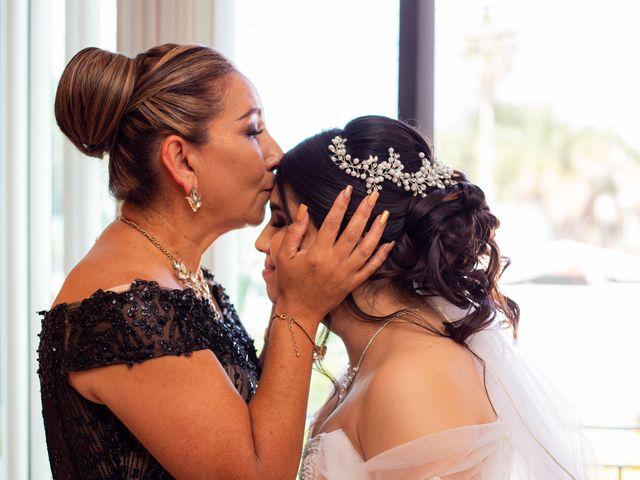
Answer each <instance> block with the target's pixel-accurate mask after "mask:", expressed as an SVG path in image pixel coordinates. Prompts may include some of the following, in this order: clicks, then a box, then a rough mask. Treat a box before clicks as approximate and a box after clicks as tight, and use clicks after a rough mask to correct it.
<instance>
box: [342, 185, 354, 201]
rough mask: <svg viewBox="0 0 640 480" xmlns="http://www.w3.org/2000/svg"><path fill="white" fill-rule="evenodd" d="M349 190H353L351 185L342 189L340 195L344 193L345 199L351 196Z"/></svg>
mask: <svg viewBox="0 0 640 480" xmlns="http://www.w3.org/2000/svg"><path fill="white" fill-rule="evenodd" d="M351 192H353V187H352V186H351V185H347V188H345V189H344V190H343V191H342V195H344V198H345V199H347V200H349V199H350V198H351Z"/></svg>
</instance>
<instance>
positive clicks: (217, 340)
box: [38, 272, 260, 480]
mask: <svg viewBox="0 0 640 480" xmlns="http://www.w3.org/2000/svg"><path fill="white" fill-rule="evenodd" d="M205 276H206V278H207V280H208V281H209V282H210V284H211V287H212V293H213V295H214V297H215V298H216V301H217V302H218V305H220V308H221V309H222V314H223V319H222V320H221V321H218V320H214V315H213V310H212V309H211V307H210V305H209V303H208V302H207V301H205V300H201V299H198V298H197V297H196V296H195V294H194V292H193V290H191V289H185V290H174V289H167V288H161V287H159V286H158V284H157V283H156V282H151V281H146V280H135V281H134V282H133V283H132V284H131V286H130V288H129V289H128V290H126V291H124V292H119V293H118V292H112V291H102V290H98V291H97V292H96V293H94V294H93V295H92V296H91V297H89V298H87V299H85V300H82V301H81V302H77V303H73V304H60V305H57V306H56V307H54V308H53V309H51V310H50V311H48V312H46V311H45V312H40V313H41V314H43V315H44V318H43V320H42V332H41V334H40V346H39V348H38V354H39V358H38V360H39V364H40V368H39V370H38V374H39V376H40V385H41V394H42V413H43V417H44V425H45V431H46V436H47V447H48V450H49V460H50V463H51V470H52V472H53V478H55V479H82V480H92V479H118V480H120V479H154V480H156V479H168V478H173V477H172V476H171V475H170V474H169V473H168V472H167V471H166V470H165V469H164V468H163V467H162V466H161V465H160V464H159V463H158V462H157V461H156V460H155V459H154V458H153V457H152V456H151V455H150V454H149V452H148V451H147V450H146V449H145V448H144V447H143V446H142V444H141V443H140V442H139V441H138V440H137V439H136V438H135V437H134V436H133V434H132V433H131V432H130V431H129V430H128V429H127V427H125V426H124V424H123V423H122V422H120V420H118V418H117V417H116V416H115V415H114V414H113V413H111V411H110V410H109V409H108V408H107V407H105V406H104V405H100V404H96V403H93V402H90V401H88V400H86V399H85V398H84V397H83V396H81V395H80V394H79V393H78V392H77V391H76V390H75V389H74V388H73V387H72V386H71V384H70V383H69V382H68V380H67V373H68V372H72V371H80V370H87V369H90V368H95V367H102V366H106V365H114V364H127V365H129V366H132V365H133V364H135V363H139V362H143V361H145V360H147V359H149V358H154V357H160V356H163V355H189V354H190V353H191V352H194V351H197V350H202V349H210V350H211V351H212V352H213V353H215V355H216V357H217V358H218V360H219V361H220V362H221V364H222V366H223V367H224V368H225V370H226V372H227V373H228V375H229V377H230V378H231V381H232V382H233V383H234V385H235V386H236V388H237V390H238V392H239V393H240V395H241V396H242V397H243V398H244V399H245V400H246V401H247V402H248V401H249V400H250V399H251V397H252V396H253V394H254V393H255V390H256V387H257V385H258V379H259V375H260V369H259V366H258V359H257V356H256V351H255V348H254V346H253V342H252V340H251V338H250V337H249V335H248V334H247V332H246V330H245V329H244V327H243V326H242V324H241V323H240V320H239V319H238V314H237V313H236V310H235V308H234V307H233V305H232V304H231V303H230V302H229V298H228V297H227V295H226V294H225V293H224V290H223V288H222V287H221V286H220V285H218V284H216V283H215V282H214V281H213V277H212V276H211V275H210V274H209V273H208V272H205Z"/></svg>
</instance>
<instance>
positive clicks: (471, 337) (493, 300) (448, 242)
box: [256, 116, 599, 480]
mask: <svg viewBox="0 0 640 480" xmlns="http://www.w3.org/2000/svg"><path fill="white" fill-rule="evenodd" d="M276 179H277V188H276V189H274V191H273V193H272V196H271V215H272V216H271V221H270V222H269V224H268V225H267V226H266V227H265V229H264V230H263V232H262V233H261V235H260V237H259V238H258V240H257V241H256V247H257V248H258V250H260V251H261V252H264V253H265V254H266V261H265V267H266V268H265V270H264V279H265V282H266V286H267V291H268V294H269V296H270V298H271V300H272V301H273V302H274V303H275V301H276V297H277V291H278V288H277V282H278V271H277V269H276V267H275V262H274V260H273V259H274V257H275V256H276V254H277V252H278V251H279V249H280V245H281V242H282V237H283V234H284V227H285V226H286V225H288V224H289V223H291V220H292V215H291V212H295V211H296V210H297V208H298V207H299V206H300V204H304V205H305V206H307V207H308V212H309V216H310V219H311V225H310V227H309V232H308V235H307V237H306V238H305V242H313V239H314V236H315V235H316V234H317V228H318V226H319V225H321V224H322V221H323V220H324V218H325V216H326V215H327V212H328V211H329V209H330V207H331V204H332V199H333V198H335V196H336V195H337V193H338V192H340V191H341V190H343V189H344V188H345V187H346V188H351V189H352V190H353V195H352V199H353V200H352V206H351V207H350V210H349V211H348V212H347V215H346V217H345V221H346V220H347V219H348V218H350V216H351V215H352V214H353V212H354V211H355V208H356V205H357V200H358V199H360V198H363V197H364V196H366V195H367V194H370V193H373V195H374V196H378V199H377V204H376V207H375V209H374V212H373V215H372V217H371V218H372V219H373V220H370V225H368V227H370V226H371V222H381V223H383V224H386V228H385V232H384V235H383V238H382V240H381V241H382V242H389V241H393V242H395V247H394V249H393V250H392V252H391V253H390V255H389V257H388V259H387V260H386V262H385V264H384V265H383V266H382V267H381V268H380V269H379V270H378V272H377V273H376V274H374V276H372V277H371V279H370V280H369V281H368V282H366V283H365V284H363V285H362V286H361V287H359V288H357V289H356V290H354V291H353V292H352V293H351V294H350V295H349V296H348V297H347V298H346V299H345V300H344V301H343V302H342V304H340V305H339V306H338V307H336V308H335V309H334V310H333V311H331V312H330V314H329V315H328V316H327V317H326V318H325V321H324V323H325V324H326V326H327V327H328V328H329V329H330V330H331V331H332V332H334V333H335V334H336V335H338V336H339V337H340V338H341V339H342V340H343V342H344V344H345V346H346V350H347V353H348V356H349V365H350V366H349V368H348V369H347V372H346V373H345V374H344V376H343V377H342V378H341V379H340V380H339V381H338V382H336V385H335V391H334V393H333V395H331V397H330V398H329V399H328V400H327V402H326V404H325V405H324V407H322V408H321V409H320V411H319V412H318V413H317V414H316V417H315V420H314V422H313V424H312V426H311V429H310V433H309V440H308V443H307V446H306V448H305V452H304V456H303V460H302V467H301V472H300V475H301V478H302V479H329V480H337V479H365V478H376V479H447V480H461V479H483V480H484V479H486V480H488V479H491V480H495V479H540V480H554V479H591V478H599V477H598V475H599V472H598V469H597V467H596V464H595V462H593V461H592V460H591V459H590V456H589V455H588V454H587V452H588V448H587V447H588V445H587V443H586V442H585V441H584V439H583V437H582V435H581V431H580V428H579V427H578V423H577V421H576V420H575V419H574V418H573V417H572V414H571V411H570V409H566V408H565V407H563V402H562V399H561V398H560V397H558V396H556V394H555V393H554V391H553V389H551V388H549V387H547V386H546V385H545V384H544V382H543V380H541V379H540V378H539V376H537V375H536V374H535V373H534V370H532V369H531V368H529V367H528V366H527V365H526V362H525V360H524V359H522V358H521V357H520V356H519V354H518V352H517V348H516V347H515V346H514V338H515V337H516V335H517V330H518V320H519V309H518V306H517V304H516V303H515V302H514V301H512V300H511V299H509V298H508V297H506V296H504V295H503V294H501V293H500V290H499V289H498V285H497V282H498V279H499V277H500V274H501V273H502V270H503V269H504V267H505V266H506V263H505V261H504V260H503V258H502V257H501V256H500V251H499V249H498V245H497V243H496V241H495V237H494V234H495V231H496V229H497V227H498V225H499V222H498V219H497V218H496V217H495V216H494V215H493V214H492V213H491V211H490V210H489V207H488V206H487V203H486V201H485V197H484V194H483V192H482V190H481V189H480V188H478V187H477V186H476V185H474V184H472V183H471V182H470V181H469V180H468V179H467V178H466V177H465V175H464V174H462V173H461V172H458V171H454V170H452V169H451V168H450V167H448V166H446V165H445V164H443V163H441V162H439V161H438V160H435V159H434V158H433V155H432V151H431V149H430V147H429V145H428V143H427V142H426V141H425V140H424V138H423V137H422V136H421V135H420V134H419V133H418V132H417V131H416V130H415V129H413V128H412V127H410V126H408V125H406V124H404V123H402V122H400V121H397V120H392V119H389V118H386V117H379V116H368V117H361V118H357V119H355V120H353V121H351V122H349V123H348V124H347V125H346V126H345V127H344V129H335V130H329V131H325V132H322V133H320V134H317V135H315V136H313V137H311V138H309V139H307V140H305V141H303V142H302V143H300V144H299V145H298V146H296V147H295V148H294V149H292V150H291V151H290V152H288V153H287V154H286V155H285V156H284V157H283V159H282V161H281V163H280V168H279V170H278V173H277V176H276ZM376 213H377V214H378V215H377V217H376V218H374V216H375V215H376ZM314 227H315V228H314ZM303 247H304V243H303ZM274 319H277V316H275V317H274Z"/></svg>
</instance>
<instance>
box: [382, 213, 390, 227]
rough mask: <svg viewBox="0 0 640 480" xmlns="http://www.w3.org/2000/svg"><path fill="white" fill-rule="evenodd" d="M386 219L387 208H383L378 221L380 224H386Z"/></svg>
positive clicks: (387, 216) (387, 217)
mask: <svg viewBox="0 0 640 480" xmlns="http://www.w3.org/2000/svg"><path fill="white" fill-rule="evenodd" d="M387 220H389V210H385V211H384V212H382V215H380V223H381V224H382V225H386V224H387Z"/></svg>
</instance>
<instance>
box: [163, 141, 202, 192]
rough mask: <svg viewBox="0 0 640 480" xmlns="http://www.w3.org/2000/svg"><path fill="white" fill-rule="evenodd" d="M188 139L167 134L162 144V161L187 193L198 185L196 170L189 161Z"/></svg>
mask: <svg viewBox="0 0 640 480" xmlns="http://www.w3.org/2000/svg"><path fill="white" fill-rule="evenodd" d="M188 149H189V147H188V144H187V141H186V140H185V139H184V138H182V137H180V136H178V135H169V136H167V137H166V138H165V139H164V140H163V142H162V144H161V145H160V161H161V163H162V166H163V167H164V169H165V170H166V172H167V173H168V174H169V176H170V177H171V178H172V179H173V181H174V182H176V184H177V185H179V187H180V189H181V190H182V191H183V192H184V194H185V195H189V193H190V192H191V190H192V188H194V187H196V188H197V185H196V172H195V171H194V169H193V167H192V165H191V162H190V161H189V160H190V159H189V156H188V154H189V152H188Z"/></svg>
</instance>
